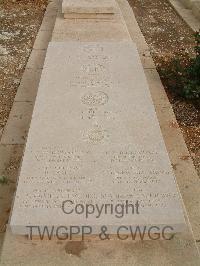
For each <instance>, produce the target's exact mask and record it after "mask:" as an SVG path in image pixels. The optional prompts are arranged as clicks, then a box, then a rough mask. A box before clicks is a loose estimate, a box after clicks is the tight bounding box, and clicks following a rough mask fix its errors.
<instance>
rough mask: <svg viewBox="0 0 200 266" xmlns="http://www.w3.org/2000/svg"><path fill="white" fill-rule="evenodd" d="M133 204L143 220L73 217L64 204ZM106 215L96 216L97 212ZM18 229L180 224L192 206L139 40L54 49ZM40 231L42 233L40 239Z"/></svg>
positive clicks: (33, 132) (16, 216)
mask: <svg viewBox="0 0 200 266" xmlns="http://www.w3.org/2000/svg"><path fill="white" fill-rule="evenodd" d="M65 200H71V201H72V202H73V204H74V205H73V207H74V206H75V205H76V204H79V203H80V204H83V205H84V206H85V205H86V204H94V205H95V206H96V204H97V205H98V206H100V207H101V206H103V204H113V205H114V206H116V204H119V203H120V204H124V203H125V201H126V200H128V202H129V203H130V204H134V203H135V202H137V201H138V202H139V206H140V207H139V214H136V213H134V214H132V213H131V212H128V214H125V215H124V216H123V217H121V218H117V217H116V215H115V214H116V212H113V213H114V214H112V213H110V211H108V213H107V214H106V213H102V215H101V216H100V217H99V218H96V216H95V215H89V216H88V218H85V213H83V214H77V213H75V212H73V213H72V214H70V215H68V214H65V213H64V212H63V210H62V208H61V207H62V203H63V201H65ZM95 214H96V213H95ZM10 225H11V229H12V232H13V233H16V234H26V233H28V232H29V229H27V228H26V226H30V225H32V226H40V227H44V226H48V227H49V228H52V226H55V227H59V226H70V225H79V226H84V225H91V226H92V227H93V233H94V234H95V233H98V232H99V227H101V226H102V225H107V226H108V229H109V232H110V233H113V234H115V233H116V229H117V228H118V227H119V226H121V225H127V226H129V225H131V226H132V227H136V226H137V225H139V226H147V227H151V226H159V227H160V228H161V227H163V226H165V225H170V226H173V228H174V231H181V230H183V229H184V226H185V220H184V214H183V209H182V200H181V198H180V194H179V191H178V188H177V185H176V181H175V177H174V174H173V170H172V167H171V164H170V160H169V157H168V154H167V151H166V148H165V144H164V141H163V138H162V135H161V131H160V127H159V123H158V120H157V117H156V113H155V110H154V106H153V103H152V100H151V96H150V92H149V88H148V84H147V81H146V78H145V75H144V71H143V68H142V65H141V62H140V59H139V55H138V52H137V49H136V46H135V45H134V44H133V43H132V42H107V43H106V42H96V43H95V42H93V43H92V42H91V43H89V42H88V43H87V42H82V43H81V42H66V43H62V42H60V43H57V42H51V43H50V44H49V47H48V51H47V56H46V60H45V65H44V68H43V72H42V77H41V80H40V85H39V89H38V95H37V98H36V103H35V107H34V112H33V117H32V122H31V126H30V130H29V135H28V140H27V144H26V149H25V154H24V158H23V163H22V168H21V173H20V177H19V181H18V187H17V192H16V196H15V202H14V206H13V211H12V216H11V220H10ZM37 233H38V232H34V234H37Z"/></svg>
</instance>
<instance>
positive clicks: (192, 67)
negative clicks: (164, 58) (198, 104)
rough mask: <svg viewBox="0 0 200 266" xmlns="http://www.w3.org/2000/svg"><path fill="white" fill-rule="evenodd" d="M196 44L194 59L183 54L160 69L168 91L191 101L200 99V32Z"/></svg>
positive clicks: (196, 34) (196, 37)
mask: <svg viewBox="0 0 200 266" xmlns="http://www.w3.org/2000/svg"><path fill="white" fill-rule="evenodd" d="M195 42H196V44H195V48H194V51H195V55H194V57H193V58H190V57H189V55H188V54H187V53H182V54H181V55H180V56H179V57H177V58H175V59H173V60H172V61H170V62H166V63H165V64H163V65H162V67H161V68H159V69H158V71H159V73H160V74H161V78H162V80H163V82H164V84H165V85H166V86H167V88H168V89H170V90H171V91H172V92H173V93H175V94H176V95H179V96H182V97H184V98H186V99H190V100H199V99H200V32H196V33H195Z"/></svg>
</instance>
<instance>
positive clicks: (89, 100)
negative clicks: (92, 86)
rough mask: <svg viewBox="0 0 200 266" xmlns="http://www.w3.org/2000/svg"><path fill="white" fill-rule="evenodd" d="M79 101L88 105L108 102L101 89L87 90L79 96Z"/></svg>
mask: <svg viewBox="0 0 200 266" xmlns="http://www.w3.org/2000/svg"><path fill="white" fill-rule="evenodd" d="M81 102H82V103H83V104H86V105H89V106H99V105H104V104H106V103H107V102H108V95H107V94H106V93H105V92H103V91H97V92H87V93H86V94H84V95H83V96H82V97H81Z"/></svg>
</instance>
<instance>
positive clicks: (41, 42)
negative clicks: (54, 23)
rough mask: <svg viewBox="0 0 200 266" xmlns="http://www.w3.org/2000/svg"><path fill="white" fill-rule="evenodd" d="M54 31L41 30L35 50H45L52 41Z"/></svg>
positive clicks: (35, 43)
mask: <svg viewBox="0 0 200 266" xmlns="http://www.w3.org/2000/svg"><path fill="white" fill-rule="evenodd" d="M51 36H52V30H41V31H39V32H38V35H37V37H36V40H35V42H34V46H33V49H40V50H45V49H47V46H48V44H49V42H50V40H51Z"/></svg>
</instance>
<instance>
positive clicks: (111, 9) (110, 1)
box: [62, 0, 118, 14]
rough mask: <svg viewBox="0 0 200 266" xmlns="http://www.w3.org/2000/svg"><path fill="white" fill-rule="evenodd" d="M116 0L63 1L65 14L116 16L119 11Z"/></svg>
mask: <svg viewBox="0 0 200 266" xmlns="http://www.w3.org/2000/svg"><path fill="white" fill-rule="evenodd" d="M117 9H118V8H117V3H116V2H115V0H101V1H98V0H63V2H62V13H64V14H67V13H69V14H71V13H75V14H91V13H92V14H114V13H116V11H117Z"/></svg>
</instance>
